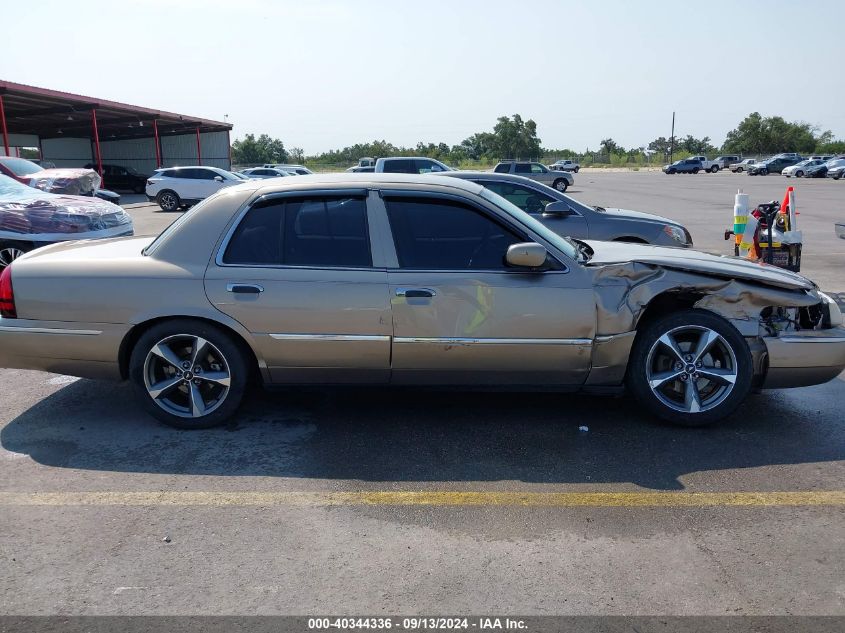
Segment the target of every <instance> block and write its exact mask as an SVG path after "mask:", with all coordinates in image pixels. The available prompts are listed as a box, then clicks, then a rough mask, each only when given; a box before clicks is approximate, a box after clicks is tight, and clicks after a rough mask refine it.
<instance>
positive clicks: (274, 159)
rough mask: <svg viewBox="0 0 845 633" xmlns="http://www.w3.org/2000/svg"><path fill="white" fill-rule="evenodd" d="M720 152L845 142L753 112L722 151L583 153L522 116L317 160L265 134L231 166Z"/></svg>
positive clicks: (835, 148)
mask: <svg viewBox="0 0 845 633" xmlns="http://www.w3.org/2000/svg"><path fill="white" fill-rule="evenodd" d="M717 152H722V153H730V154H741V155H754V156H760V155H767V154H776V153H779V152H799V153H804V154H809V153H819V154H838V153H843V152H845V140H836V139H834V137H833V134H832V132H831V131H830V130H826V131H820V130H819V129H818V128H817V127H815V126H812V125H810V124H809V123H806V122H799V121H794V122H789V121H786V120H785V119H784V118H783V117H780V116H771V117H763V116H762V115H761V114H760V113H759V112H752V113H751V114H749V115H748V116H747V117H745V118H744V119H743V120H742V121H740V123H739V124H738V125H737V126H736V128H734V129H733V130H731V131H730V132H728V134H727V137H726V138H725V141H724V143H722V145H721V147H717V146H716V145H715V144H713V142H712V140H711V139H710V137H707V136H705V137H703V138H700V139H699V138H695V137H693V136H692V135H686V136H683V137H681V136H676V137H675V138H674V139H673V138H671V137H670V138H667V137H665V136H659V137H657V138H656V139H654V140H653V141H651V142H650V143H648V144H647V145H641V146H639V147H634V148H625V147H623V146H621V145H620V144H618V143H617V142H616V141H614V140H613V139H612V138H610V137H608V138H604V139H602V141H601V142H600V143H599V145H598V147H597V148H596V149H595V150H590V149H589V148H588V149H587V150H586V151H584V152H578V151H575V150H572V149H550V148H544V147H542V145H541V140H540V138H539V137H538V136H537V123H536V122H535V121H533V120H532V119H523V118H522V116H520V115H519V114H514V115H513V116H511V117H508V116H501V117H499V118H498V119H497V120H496V124H495V125H494V126H493V130H492V131H489V132H476V133H475V134H472V135H471V136H469V137H467V138H465V139H464V140H463V141H461V142H460V143H459V144H457V145H449V144H447V143H424V142H419V143H417V144H416V146H414V147H402V146H397V145H394V144H392V143H389V142H387V141H385V140H381V141H378V140H376V141H372V142H369V143H356V144H355V145H351V146H349V147H344V148H343V149H336V150H330V151H328V152H323V153H320V154H316V155H313V156H305V154H304V152H303V151H302V149H301V148H298V147H294V148H291V149H286V148H285V146H284V143H283V142H282V141H281V140H280V139H274V138H271V137H270V136H268V135H267V134H262V135H261V136H259V137H258V138H256V137H255V135H253V134H247V135H246V136H245V137H244V138H243V139H241V140H236V141H235V142H234V143H232V162H233V163H234V164H237V165H256V164H263V163H286V162H296V163H302V162H307V163H308V164H309V165H314V166H321V165H324V166H327V167H329V166H331V167H336V166H342V165H353V164H355V163H357V161H358V159H359V158H361V157H364V156H371V157H374V158H378V157H380V156H397V155H402V156H427V157H429V158H436V159H437V160H440V161H442V162H444V163H447V164H450V165H457V166H460V165H462V164H468V163H477V162H485V163H490V162H495V161H497V160H499V159H503V158H513V159H524V160H550V159H557V158H574V159H579V160H582V161H583V162H585V163H587V164H589V163H591V162H595V163H610V164H625V163H638V164H642V163H645V162H646V161H647V162H651V161H652V160H657V161H665V160H668V159H669V157H670V154H671V155H672V156H673V157H674V158H682V157H685V156H691V155H696V154H706V155H712V154H715V153H717Z"/></svg>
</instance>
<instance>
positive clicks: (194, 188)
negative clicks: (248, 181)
mask: <svg viewBox="0 0 845 633" xmlns="http://www.w3.org/2000/svg"><path fill="white" fill-rule="evenodd" d="M242 182H244V181H243V179H241V178H238V177H237V176H235V175H234V174H232V173H230V172H228V171H226V170H225V169H218V168H217V167H166V168H164V169H157V170H156V171H155V173H154V174H153V175H152V176H150V177H149V178H148V179H147V199H148V200H149V201H150V202H157V203H158V206H160V207H161V208H162V209H163V210H164V211H176V210H178V209H180V208H181V207H189V206H191V205H192V204H196V203H197V202H199V201H200V200H203V199H205V198H207V197H208V196H210V195H211V194H213V193H216V192H217V191H219V190H220V189H223V188H224V187H231V186H232V185H238V184H241V183H242Z"/></svg>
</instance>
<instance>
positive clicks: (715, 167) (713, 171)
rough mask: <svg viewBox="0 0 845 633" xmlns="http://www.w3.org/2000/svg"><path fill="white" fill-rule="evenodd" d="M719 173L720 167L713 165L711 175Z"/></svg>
mask: <svg viewBox="0 0 845 633" xmlns="http://www.w3.org/2000/svg"><path fill="white" fill-rule="evenodd" d="M718 171H719V166H718V165H713V166H712V167H711V168H710V173H711V174H715V173H716V172H718Z"/></svg>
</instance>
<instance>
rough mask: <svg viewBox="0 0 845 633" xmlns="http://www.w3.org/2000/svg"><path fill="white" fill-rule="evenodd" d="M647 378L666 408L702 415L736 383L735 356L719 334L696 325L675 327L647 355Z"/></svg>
mask: <svg viewBox="0 0 845 633" xmlns="http://www.w3.org/2000/svg"><path fill="white" fill-rule="evenodd" d="M646 378H647V380H648V385H649V387H650V388H651V391H652V392H653V393H654V395H655V396H656V397H657V399H658V400H660V402H662V403H663V404H664V405H666V406H667V407H669V408H671V409H674V410H675V411H681V412H683V413H701V412H703V411H707V410H709V409H712V408H714V407H717V406H718V405H719V404H721V403H722V402H724V401H725V399H726V398H727V397H728V396H729V395H730V394H731V392H732V391H733V388H734V385H735V384H736V381H737V361H736V355H735V354H734V351H733V349H732V348H731V346H730V344H729V343H728V342H727V341H726V340H725V338H724V337H723V336H722V335H721V334H719V333H718V332H716V331H714V330H711V329H710V328H707V327H703V326H699V325H688V326H681V327H676V328H674V329H672V330H669V331H668V332H666V333H665V334H663V336H661V337H660V338H659V339H657V341H655V342H654V344H653V345H652V346H651V349H650V350H649V352H648V358H647V360H646Z"/></svg>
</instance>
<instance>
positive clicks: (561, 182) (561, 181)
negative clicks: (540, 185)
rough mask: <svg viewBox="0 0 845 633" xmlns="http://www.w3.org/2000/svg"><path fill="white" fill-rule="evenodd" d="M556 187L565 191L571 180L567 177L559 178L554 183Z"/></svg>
mask: <svg viewBox="0 0 845 633" xmlns="http://www.w3.org/2000/svg"><path fill="white" fill-rule="evenodd" d="M552 186H553V187H554V188H555V189H557V190H558V191H560V192H561V193H563V192H564V191H566V188H567V187H569V182H568V181H567V180H566V179H565V178H558V179H557V180H555V182H554V184H553V185H552Z"/></svg>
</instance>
